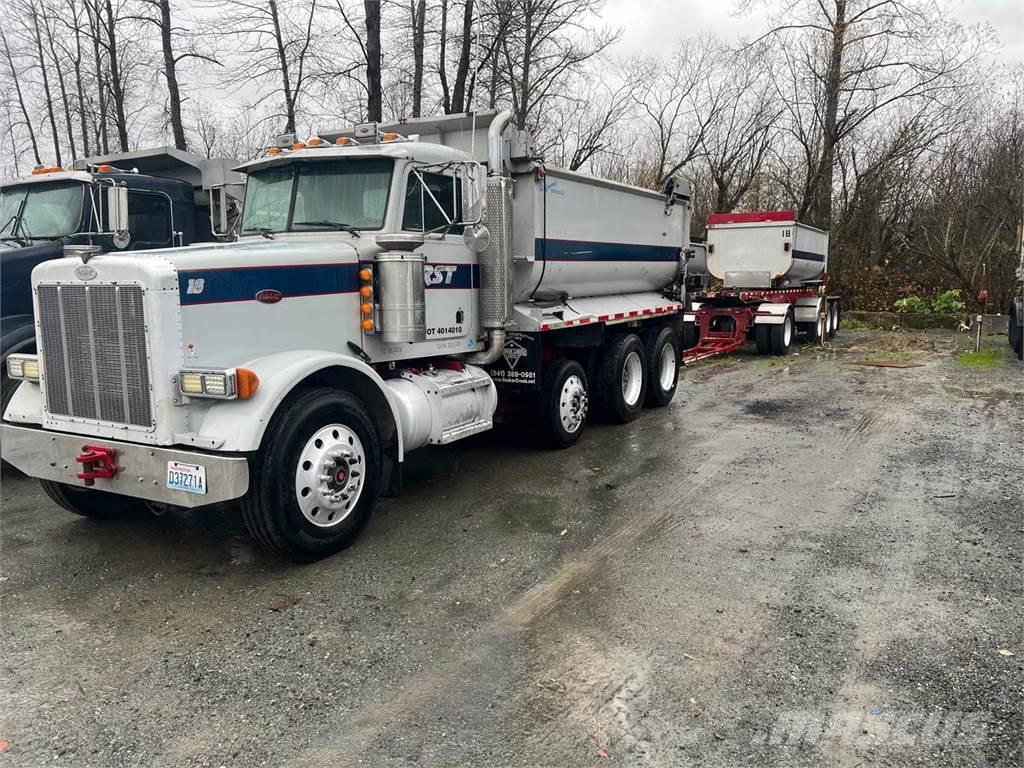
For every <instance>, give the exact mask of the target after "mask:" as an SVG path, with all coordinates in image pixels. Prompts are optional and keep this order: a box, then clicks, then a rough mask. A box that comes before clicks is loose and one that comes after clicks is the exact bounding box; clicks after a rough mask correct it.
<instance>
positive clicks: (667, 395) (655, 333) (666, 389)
mask: <svg viewBox="0 0 1024 768" xmlns="http://www.w3.org/2000/svg"><path fill="white" fill-rule="evenodd" d="M670 361H671V365H670ZM644 362H645V363H646V365H647V396H646V398H645V399H644V403H645V404H646V405H647V407H648V408H663V407H664V406H666V405H668V404H669V403H671V402H672V398H673V397H675V394H676V386H677V385H678V383H679V341H678V340H677V339H676V334H675V331H673V330H672V329H671V328H669V327H668V326H667V325H663V326H660V327H654V328H651V329H649V330H648V331H647V332H646V333H645V334H644Z"/></svg>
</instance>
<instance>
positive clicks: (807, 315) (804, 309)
mask: <svg viewBox="0 0 1024 768" xmlns="http://www.w3.org/2000/svg"><path fill="white" fill-rule="evenodd" d="M823 303H824V300H823V299H822V298H821V297H820V296H807V297H805V298H802V299H797V300H796V304H794V305H793V320H794V322H797V323H816V322H818V316H819V315H820V314H821V312H822V310H823V309H824V306H823Z"/></svg>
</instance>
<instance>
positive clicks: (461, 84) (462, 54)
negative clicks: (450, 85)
mask: <svg viewBox="0 0 1024 768" xmlns="http://www.w3.org/2000/svg"><path fill="white" fill-rule="evenodd" d="M472 45H473V0H466V7H465V9H464V11H463V14H462V50H461V51H459V68H458V69H456V70H455V88H454V91H453V93H452V112H465V111H466V108H467V106H468V103H467V99H466V81H467V80H468V79H469V55H470V52H471V50H472Z"/></svg>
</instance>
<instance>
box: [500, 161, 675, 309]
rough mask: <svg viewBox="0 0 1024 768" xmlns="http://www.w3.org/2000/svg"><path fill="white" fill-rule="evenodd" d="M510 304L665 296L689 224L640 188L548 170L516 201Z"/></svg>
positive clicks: (526, 184)
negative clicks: (643, 294) (628, 295)
mask: <svg viewBox="0 0 1024 768" xmlns="http://www.w3.org/2000/svg"><path fill="white" fill-rule="evenodd" d="M512 205H513V220H514V222H515V224H514V229H513V246H512V247H513V254H514V258H515V272H514V290H513V301H515V302H524V301H529V300H530V299H536V300H552V299H557V298H559V297H561V296H568V297H569V298H585V297H592V296H606V295H615V294H622V293H635V292H642V291H660V290H662V289H663V288H664V287H665V286H666V285H669V284H670V283H671V282H672V281H673V280H674V279H675V278H676V277H677V276H678V275H679V272H680V268H681V264H682V261H681V258H682V251H683V247H684V245H686V244H687V243H688V242H689V236H690V233H689V216H688V215H687V212H686V210H685V207H684V206H666V204H665V196H664V195H662V194H659V193H657V192H652V191H650V190H646V189H640V188H638V187H631V186H628V185H626V184H619V183H617V182H613V181H607V180H604V179H598V178H595V177H592V176H586V175H584V174H581V173H574V172H572V171H566V170H562V169H560V168H550V167H549V168H545V169H544V174H543V175H540V174H537V173H530V174H522V175H520V176H518V177H517V179H516V187H515V198H514V199H513V204H512Z"/></svg>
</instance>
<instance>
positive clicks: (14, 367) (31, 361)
mask: <svg viewBox="0 0 1024 768" xmlns="http://www.w3.org/2000/svg"><path fill="white" fill-rule="evenodd" d="M7 375H8V376H10V377H11V378H12V379H27V380H28V381H39V357H38V356H36V355H11V356H10V357H8V358H7Z"/></svg>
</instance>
